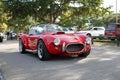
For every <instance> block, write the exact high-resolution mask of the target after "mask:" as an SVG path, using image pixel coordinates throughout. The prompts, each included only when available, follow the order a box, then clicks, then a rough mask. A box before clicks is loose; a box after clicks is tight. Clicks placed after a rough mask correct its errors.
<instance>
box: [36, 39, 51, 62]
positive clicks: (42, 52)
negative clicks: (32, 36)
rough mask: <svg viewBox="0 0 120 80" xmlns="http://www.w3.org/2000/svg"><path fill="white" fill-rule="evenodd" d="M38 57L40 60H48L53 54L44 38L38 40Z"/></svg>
mask: <svg viewBox="0 0 120 80" xmlns="http://www.w3.org/2000/svg"><path fill="white" fill-rule="evenodd" d="M37 52H38V57H39V59H40V60H48V59H50V58H51V55H50V54H49V52H48V50H47V48H46V46H45V44H44V42H43V41H42V40H39V42H38V51H37Z"/></svg>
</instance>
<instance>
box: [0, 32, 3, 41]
mask: <svg viewBox="0 0 120 80" xmlns="http://www.w3.org/2000/svg"><path fill="white" fill-rule="evenodd" d="M3 38H4V34H3V33H2V32H0V42H3Z"/></svg>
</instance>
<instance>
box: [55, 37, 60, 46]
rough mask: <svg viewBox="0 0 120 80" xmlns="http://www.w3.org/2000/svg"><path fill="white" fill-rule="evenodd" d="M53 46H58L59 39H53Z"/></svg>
mask: <svg viewBox="0 0 120 80" xmlns="http://www.w3.org/2000/svg"><path fill="white" fill-rule="evenodd" d="M54 45H55V46H58V45H60V39H59V38H55V39H54Z"/></svg>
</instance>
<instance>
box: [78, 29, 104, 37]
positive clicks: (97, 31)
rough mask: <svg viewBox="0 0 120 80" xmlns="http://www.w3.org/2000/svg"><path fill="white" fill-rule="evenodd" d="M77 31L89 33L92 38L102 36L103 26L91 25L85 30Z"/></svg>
mask: <svg viewBox="0 0 120 80" xmlns="http://www.w3.org/2000/svg"><path fill="white" fill-rule="evenodd" d="M79 33H82V34H86V35H90V36H92V37H93V38H104V35H105V28H104V27H92V28H89V29H87V30H82V31H79Z"/></svg>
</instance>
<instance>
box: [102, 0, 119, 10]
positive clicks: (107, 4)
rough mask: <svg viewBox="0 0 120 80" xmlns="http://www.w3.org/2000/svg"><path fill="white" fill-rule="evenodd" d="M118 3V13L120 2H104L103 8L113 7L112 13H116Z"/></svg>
mask: <svg viewBox="0 0 120 80" xmlns="http://www.w3.org/2000/svg"><path fill="white" fill-rule="evenodd" d="M116 1H117V12H120V0H103V6H104V7H108V6H109V5H111V6H113V7H112V9H111V10H112V11H114V12H116Z"/></svg>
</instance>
